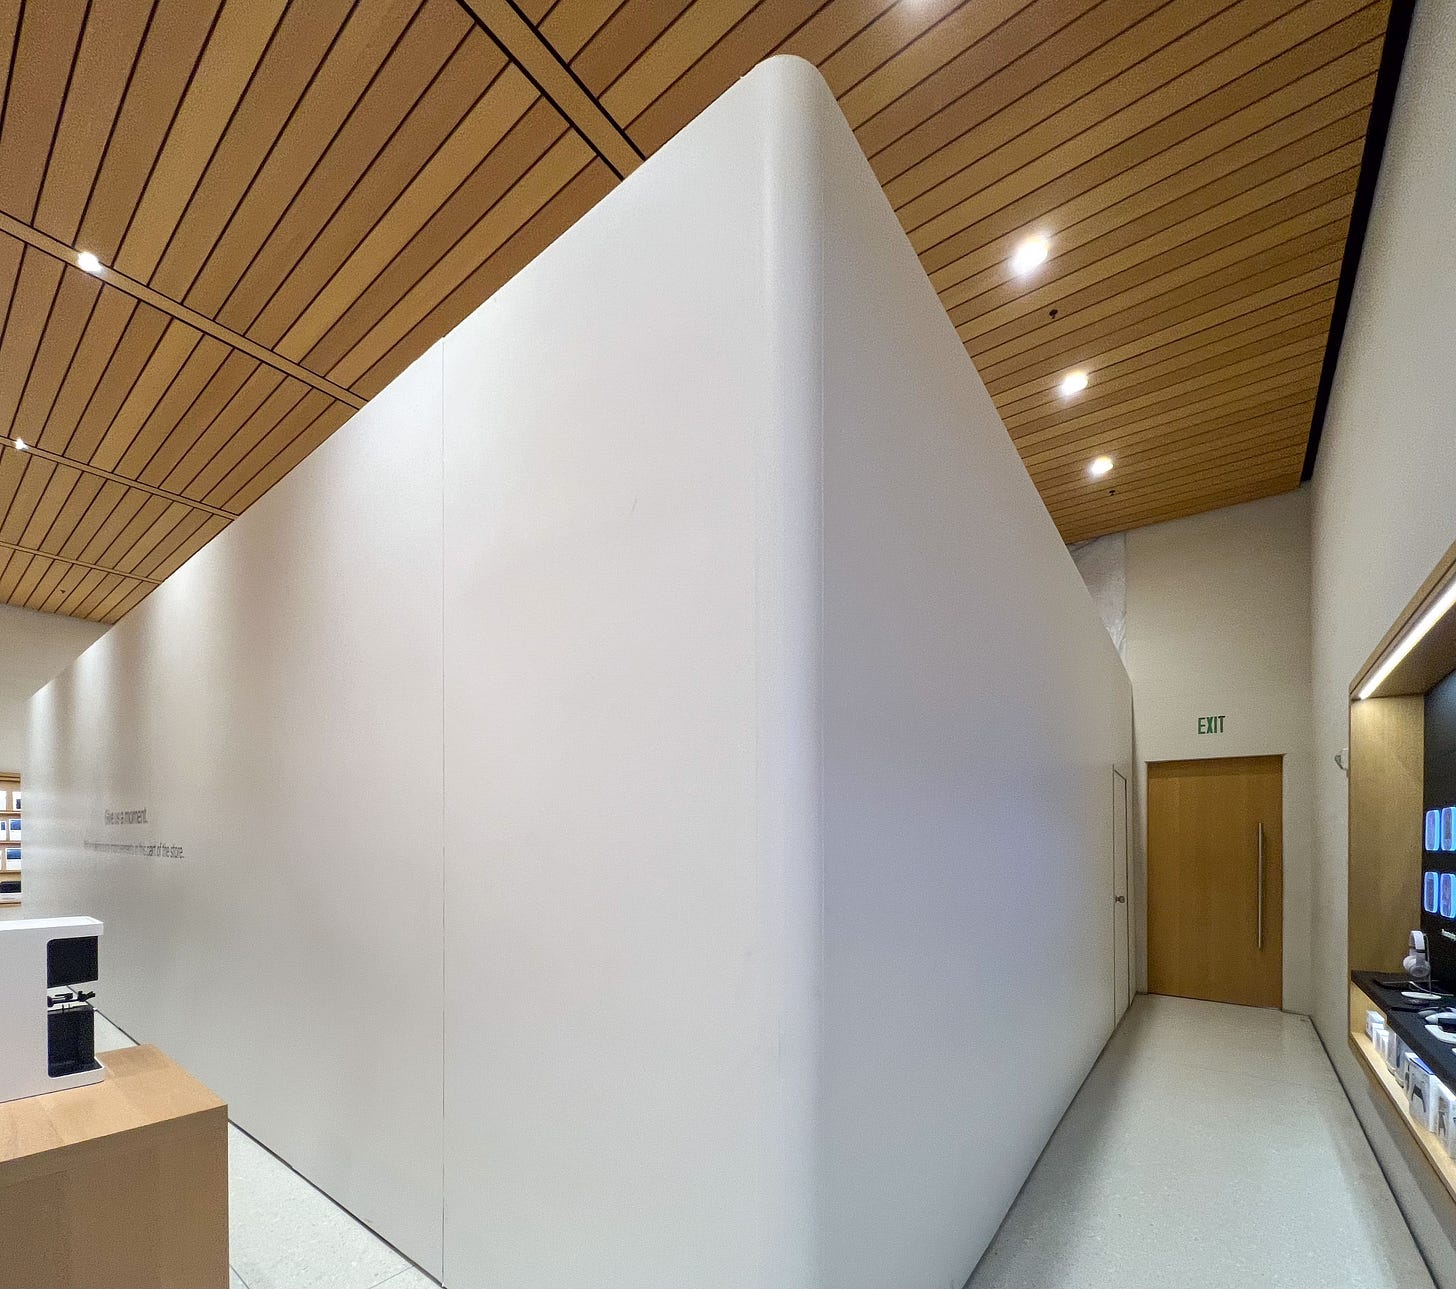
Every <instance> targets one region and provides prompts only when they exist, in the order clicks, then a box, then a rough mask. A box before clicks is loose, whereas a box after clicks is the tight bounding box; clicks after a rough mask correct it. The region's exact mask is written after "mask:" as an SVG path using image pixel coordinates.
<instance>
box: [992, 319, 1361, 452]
mask: <svg viewBox="0 0 1456 1289" xmlns="http://www.w3.org/2000/svg"><path fill="white" fill-rule="evenodd" d="M1331 296H1332V293H1327V294H1326V295H1325V297H1324V298H1322V299H1319V300H1316V301H1314V302H1313V303H1310V304H1307V305H1305V306H1304V307H1303V308H1300V309H1294V310H1292V311H1291V310H1286V309H1284V308H1275V309H1268V310H1261V311H1259V312H1260V316H1259V317H1258V318H1257V319H1254V318H1251V319H1250V322H1249V324H1248V325H1247V326H1246V327H1241V326H1237V325H1233V324H1225V325H1224V326H1222V327H1213V328H1210V329H1209V330H1208V331H1204V332H1199V333H1198V334H1197V335H1195V336H1193V337H1191V338H1190V339H1188V340H1185V341H1182V342H1179V343H1176V344H1172V345H1161V346H1159V347H1158V348H1156V349H1150V350H1147V351H1145V352H1143V353H1140V354H1138V355H1136V356H1135V357H1132V358H1124V359H1122V360H1121V361H1120V362H1116V363H1111V364H1104V365H1103V366H1102V367H1101V368H1099V369H1098V370H1099V372H1100V375H1099V378H1098V382H1097V392H1096V393H1095V394H1094V395H1093V399H1092V401H1091V404H1090V405H1095V404H1096V403H1097V402H1099V401H1101V400H1102V399H1104V398H1106V399H1109V400H1110V399H1113V398H1116V397H1117V396H1118V395H1119V394H1120V393H1121V392H1122V391H1123V390H1125V389H1131V388H1134V387H1135V385H1137V384H1140V383H1143V382H1146V381H1152V380H1165V379H1168V378H1170V377H1174V378H1176V377H1177V376H1180V375H1184V374H1189V375H1191V374H1196V373H1197V372H1200V371H1205V370H1209V369H1211V368H1212V367H1213V366H1215V365H1216V364H1217V363H1219V362H1221V361H1224V360H1225V358H1228V359H1230V360H1236V359H1237V358H1238V357H1242V356H1243V355H1244V354H1246V353H1253V352H1255V349H1256V347H1257V346H1258V345H1261V344H1271V345H1277V344H1282V343H1283V341H1284V340H1285V339H1292V338H1293V337H1294V336H1296V335H1301V336H1302V335H1307V334H1312V333H1314V332H1318V333H1319V334H1320V335H1324V334H1325V333H1326V332H1327V331H1328V329H1329V321H1330V299H1331ZM1089 388H1090V387H1089ZM1019 390H1020V392H1019V393H1017V394H1015V395H1013V394H1009V393H1008V394H1005V395H1003V396H1001V397H1000V398H997V399H996V407H997V410H998V411H999V412H1000V413H1001V417H1002V420H1003V422H1004V423H1006V424H1007V425H1010V424H1011V423H1012V421H1013V418H1015V417H1019V416H1021V415H1023V414H1024V413H1028V412H1032V411H1034V410H1035V409H1037V408H1051V407H1055V406H1059V405H1060V403H1061V394H1060V392H1059V391H1058V390H1056V389H1055V388H1052V387H1050V386H1048V385H1047V384H1046V383H1045V382H1037V383H1035V384H1028V385H1024V386H1020V387H1019Z"/></svg>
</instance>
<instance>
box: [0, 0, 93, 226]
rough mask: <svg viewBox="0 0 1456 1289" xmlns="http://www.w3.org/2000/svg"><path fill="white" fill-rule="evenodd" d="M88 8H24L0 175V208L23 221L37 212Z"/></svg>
mask: <svg viewBox="0 0 1456 1289" xmlns="http://www.w3.org/2000/svg"><path fill="white" fill-rule="evenodd" d="M86 8H87V6H86V5H85V4H84V3H82V2H81V0H55V2H53V3H50V4H30V5H27V6H25V7H24V8H23V9H22V11H21V18H20V32H19V35H18V37H17V39H16V45H15V64H14V67H13V68H12V70H11V73H10V82H9V91H8V94H7V96H6V100H5V119H4V122H3V123H0V174H3V175H4V176H5V183H4V185H3V186H0V206H3V208H4V209H5V210H6V211H7V212H8V213H10V214H12V215H14V216H15V217H16V218H18V219H24V220H30V219H32V218H34V216H35V203H36V200H37V199H38V198H39V196H40V189H41V184H42V182H43V181H44V179H45V172H46V163H47V162H48V161H49V160H50V153H51V143H52V140H53V139H54V138H55V133H56V124H57V122H58V121H59V120H60V116H61V104H62V103H63V102H64V101H65V96H66V89H67V87H68V86H69V85H70V83H71V71H72V68H73V66H74V63H75V58H76V50H77V47H78V46H79V44H80V41H81V25H82V23H83V22H84V21H85V17H86Z"/></svg>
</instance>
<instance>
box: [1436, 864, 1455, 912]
mask: <svg viewBox="0 0 1456 1289" xmlns="http://www.w3.org/2000/svg"><path fill="white" fill-rule="evenodd" d="M1440 914H1441V916H1442V917H1443V918H1456V873H1442V874H1441V908H1440Z"/></svg>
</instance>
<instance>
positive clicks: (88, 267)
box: [76, 251, 101, 273]
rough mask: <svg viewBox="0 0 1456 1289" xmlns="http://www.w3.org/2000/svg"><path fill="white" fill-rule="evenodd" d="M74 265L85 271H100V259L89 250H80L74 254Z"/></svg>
mask: <svg viewBox="0 0 1456 1289" xmlns="http://www.w3.org/2000/svg"><path fill="white" fill-rule="evenodd" d="M76 267H77V268H80V269H84V270H85V271H86V272H87V273H100V272H101V261H100V260H98V259H97V258H96V257H95V256H94V255H92V254H91V252H90V251H82V252H81V253H80V254H79V255H78V256H76Z"/></svg>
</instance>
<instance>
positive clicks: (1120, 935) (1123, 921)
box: [1112, 770, 1133, 1025]
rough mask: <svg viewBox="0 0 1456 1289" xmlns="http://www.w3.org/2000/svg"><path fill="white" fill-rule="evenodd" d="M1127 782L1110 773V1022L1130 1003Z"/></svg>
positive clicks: (1131, 988) (1130, 931)
mask: <svg viewBox="0 0 1456 1289" xmlns="http://www.w3.org/2000/svg"><path fill="white" fill-rule="evenodd" d="M1127 890H1128V866H1127V780H1126V779H1124V778H1123V777H1122V775H1120V774H1119V773H1118V772H1117V771H1116V770H1114V771H1113V772H1112V1023H1113V1024H1114V1025H1115V1024H1117V1022H1118V1021H1120V1020H1121V1019H1122V1014H1123V1012H1125V1011H1126V1010H1127V1007H1128V1004H1129V1003H1130V1002H1132V995H1133V979H1132V919H1131V918H1130V917H1129V916H1128V909H1129V907H1130V906H1129V905H1128V902H1127Z"/></svg>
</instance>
